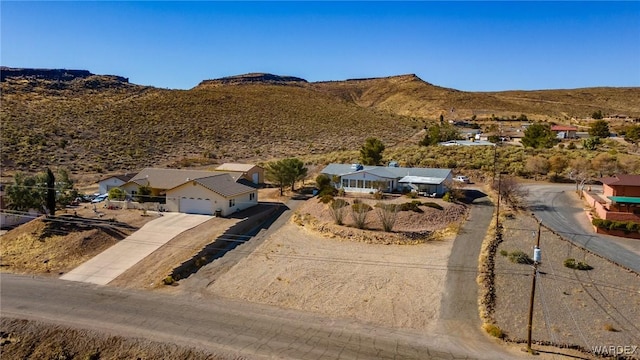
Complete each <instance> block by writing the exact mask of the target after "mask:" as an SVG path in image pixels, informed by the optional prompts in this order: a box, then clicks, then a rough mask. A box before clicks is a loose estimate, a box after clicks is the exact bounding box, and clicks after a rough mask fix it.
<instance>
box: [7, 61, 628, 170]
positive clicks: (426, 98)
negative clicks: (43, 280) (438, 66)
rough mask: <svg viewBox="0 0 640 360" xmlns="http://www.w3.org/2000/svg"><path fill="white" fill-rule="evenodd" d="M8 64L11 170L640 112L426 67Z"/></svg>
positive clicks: (113, 164)
mask: <svg viewBox="0 0 640 360" xmlns="http://www.w3.org/2000/svg"><path fill="white" fill-rule="evenodd" d="M7 69H8V68H3V69H2V71H3V81H2V84H1V86H2V94H1V96H2V97H1V101H2V106H1V108H0V122H1V123H2V127H1V129H0V131H1V133H0V135H1V141H2V152H1V165H2V168H3V170H5V171H7V170H23V171H39V170H41V169H42V168H43V167H44V166H54V167H55V166H66V167H68V168H70V169H71V171H73V172H115V171H132V170H134V169H139V168H141V167H145V166H168V165H169V166H188V165H190V164H193V163H194V162H195V163H197V164H203V163H207V162H221V161H243V160H244V161H260V160H262V161H264V160H270V159H272V158H276V157H284V156H300V155H304V154H314V153H315V154H317V153H326V152H332V151H337V150H342V149H357V148H358V147H359V146H360V145H361V144H362V142H363V141H364V139H365V138H366V137H369V136H376V137H379V138H381V139H382V140H383V142H385V144H387V146H393V145H394V144H397V143H403V142H406V141H407V140H408V139H409V138H410V137H411V136H413V135H415V134H416V133H417V132H418V131H419V130H421V129H422V128H423V127H424V126H425V125H427V124H428V123H429V122H431V121H435V120H436V119H437V117H438V116H439V115H440V114H444V115H445V116H446V118H447V119H456V118H469V117H471V116H472V115H476V116H477V117H478V118H479V119H482V118H483V117H489V116H490V115H491V114H496V115H504V116H510V115H519V114H522V113H524V114H526V115H527V116H528V117H529V118H530V119H544V120H549V121H556V122H563V121H567V120H568V118H569V117H570V116H581V117H586V116H588V115H590V114H591V113H592V112H593V111H595V110H601V111H603V112H604V113H624V114H627V115H630V116H640V104H638V102H637V99H638V98H640V88H593V89H576V90H541V91H510V92H494V93H482V92H465V91H459V90H455V89H448V88H443V87H438V86H435V85H432V84H429V83H427V82H425V81H423V80H422V79H420V78H418V77H417V76H415V75H401V76H393V77H386V78H373V79H352V80H345V81H331V82H315V83H309V82H307V81H306V80H304V79H301V78H296V77H292V76H278V75H272V74H261V73H254V74H246V75H238V76H231V77H226V78H222V79H214V80H206V81H203V82H202V83H200V84H199V85H198V86H196V87H195V88H193V89H191V90H166V89H158V88H154V87H148V86H139V85H135V84H131V83H129V82H128V80H127V79H126V78H122V77H119V76H101V75H94V74H91V73H89V72H84V71H74V70H64V71H56V70H52V71H44V70H37V71H35V72H34V71H30V70H29V69H21V70H20V71H19V72H15V71H14V72H10V71H8V70H7ZM5 72H6V74H5ZM46 74H50V75H51V74H53V75H51V76H45V75H46ZM64 74H67V75H64ZM74 74H75V75H74ZM5 75H6V76H5ZM56 76H57V77H56Z"/></svg>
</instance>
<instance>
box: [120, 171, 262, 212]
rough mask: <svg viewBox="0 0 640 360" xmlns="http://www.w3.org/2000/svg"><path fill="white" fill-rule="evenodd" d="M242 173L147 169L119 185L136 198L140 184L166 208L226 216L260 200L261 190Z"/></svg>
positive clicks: (167, 209)
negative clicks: (252, 184) (259, 193)
mask: <svg viewBox="0 0 640 360" xmlns="http://www.w3.org/2000/svg"><path fill="white" fill-rule="evenodd" d="M247 183H250V182H249V181H247V180H246V179H244V177H243V176H242V174H241V173H237V172H222V171H208V170H181V169H158V168H146V169H143V170H142V171H140V172H139V173H138V174H136V175H135V176H134V177H133V178H132V179H131V180H129V181H128V182H127V183H125V184H123V185H121V186H120V188H121V189H123V190H124V191H125V192H126V193H127V195H128V196H129V197H131V198H135V197H136V195H137V193H138V189H139V188H140V187H141V186H148V187H150V188H151V196H152V197H155V198H158V200H162V201H160V202H161V203H163V206H162V208H163V209H164V210H166V211H175V212H184V213H194V214H205V215H216V214H217V215H222V216H227V215H229V214H232V213H234V212H236V211H240V210H244V209H246V208H248V207H251V206H254V205H256V204H257V203H258V192H257V190H256V188H255V187H252V186H248V185H247Z"/></svg>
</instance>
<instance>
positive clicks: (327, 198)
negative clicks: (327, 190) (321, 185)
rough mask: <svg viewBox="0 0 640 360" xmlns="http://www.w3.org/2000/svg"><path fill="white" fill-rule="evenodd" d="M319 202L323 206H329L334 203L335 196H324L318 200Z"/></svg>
mask: <svg viewBox="0 0 640 360" xmlns="http://www.w3.org/2000/svg"><path fill="white" fill-rule="evenodd" d="M318 201H319V202H321V203H323V204H328V203H330V202H332V201H333V195H330V194H324V195H322V196H320V197H319V198H318Z"/></svg>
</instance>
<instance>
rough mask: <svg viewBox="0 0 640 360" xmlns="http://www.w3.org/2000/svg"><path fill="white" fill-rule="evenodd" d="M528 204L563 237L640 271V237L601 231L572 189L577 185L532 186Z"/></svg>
mask: <svg viewBox="0 0 640 360" xmlns="http://www.w3.org/2000/svg"><path fill="white" fill-rule="evenodd" d="M527 188H528V189H529V197H528V203H529V208H530V209H531V211H533V213H534V215H535V216H536V218H538V219H539V220H540V221H541V222H542V224H543V225H544V226H546V227H548V228H550V229H552V230H553V231H555V232H556V233H558V234H560V235H561V236H562V237H563V238H565V239H567V240H569V241H571V242H573V243H574V244H576V245H578V246H581V247H583V248H585V249H587V250H589V251H591V252H593V253H595V254H598V255H600V256H602V257H605V258H607V259H609V260H611V261H613V262H615V263H616V264H619V265H621V266H623V267H626V268H628V269H631V270H634V271H635V272H637V273H640V240H635V239H625V238H619V237H615V236H608V235H602V234H597V233H595V231H594V230H593V228H591V225H590V224H589V222H588V218H587V216H586V213H585V210H584V206H585V204H584V203H582V202H580V201H579V200H578V199H577V198H576V197H575V196H573V194H571V192H573V191H575V185H569V184H545V185H529V186H527Z"/></svg>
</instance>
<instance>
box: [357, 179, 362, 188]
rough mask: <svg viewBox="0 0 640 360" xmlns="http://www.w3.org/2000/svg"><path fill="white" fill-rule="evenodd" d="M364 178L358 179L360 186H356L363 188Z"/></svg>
mask: <svg viewBox="0 0 640 360" xmlns="http://www.w3.org/2000/svg"><path fill="white" fill-rule="evenodd" d="M363 183H364V180H358V186H356V187H357V188H359V189H362V188H363V187H364V184H363Z"/></svg>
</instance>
